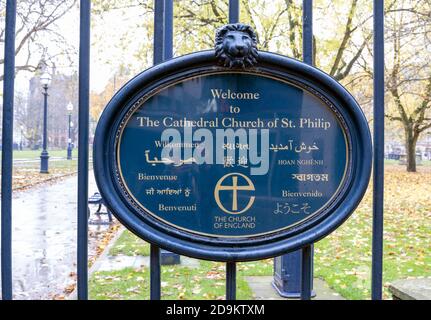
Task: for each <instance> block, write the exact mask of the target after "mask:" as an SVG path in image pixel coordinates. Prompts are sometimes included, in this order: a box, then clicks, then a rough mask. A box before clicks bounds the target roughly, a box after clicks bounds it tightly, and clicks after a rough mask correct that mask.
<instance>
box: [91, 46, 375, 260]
mask: <svg viewBox="0 0 431 320" xmlns="http://www.w3.org/2000/svg"><path fill="white" fill-rule="evenodd" d="M94 148H95V149H94V150H95V151H94V166H95V175H96V181H97V183H98V187H99V189H100V191H101V193H102V196H103V197H104V198H105V200H106V202H107V203H108V206H109V207H110V209H111V210H112V212H113V213H114V214H115V215H116V216H117V218H118V219H119V220H120V221H122V222H123V223H124V224H125V225H126V226H127V227H128V228H129V229H131V230H132V231H133V232H135V233H136V234H137V235H139V236H140V237H142V238H143V239H145V240H147V241H150V242H152V243H155V244H157V245H159V246H161V247H164V248H166V249H168V250H171V251H175V252H178V253H181V254H185V255H189V256H194V257H197V258H205V259H211V260H221V261H228V260H229V261H240V260H253V259H258V258H266V257H271V256H275V255H279V254H282V253H283V252H287V251H291V250H295V249H298V248H299V247H301V246H303V245H305V244H309V243H312V242H314V241H316V240H318V239H320V238H322V237H324V236H325V235H327V234H328V233H329V232H331V231H332V230H334V229H335V228H336V227H337V226H339V225H340V224H341V223H342V222H343V221H344V220H345V219H346V218H347V217H348V216H349V215H350V214H351V213H352V212H353V210H354V208H355V207H356V206H357V204H358V203H359V201H360V199H361V198H362V196H363V194H364V192H365V190H366V187H367V185H368V180H369V174H370V168H371V166H370V163H371V142H370V135H369V129H368V126H367V122H366V120H365V117H364V115H363V114H362V112H361V110H360V108H359V106H358V105H357V104H356V102H355V101H354V99H353V98H352V97H351V96H350V95H349V94H348V93H347V91H346V90H345V89H344V88H343V87H342V86H340V85H339V84H338V83H337V82H335V81H334V80H332V79H331V78H330V77H328V76H327V75H326V74H324V73H322V72H321V71H319V70H317V69H315V68H312V67H310V66H307V65H305V64H302V63H300V62H298V61H295V60H292V59H289V58H286V57H281V56H278V55H275V54H271V53H260V63H259V65H258V66H257V67H254V68H250V69H246V70H243V69H227V68H224V67H218V66H217V64H216V60H215V58H214V53H213V52H200V53H195V54H192V55H189V56H185V57H181V58H177V59H173V60H171V61H169V62H167V63H164V64H162V65H159V66H156V67H154V68H152V69H149V70H147V71H145V72H143V73H142V74H140V75H139V76H137V77H136V78H135V79H133V80H132V81H131V82H129V83H128V84H127V85H126V86H125V87H123V88H122V89H121V90H120V91H119V92H118V93H117V95H116V96H115V97H114V98H113V99H112V101H111V102H110V104H109V105H108V106H107V108H106V109H105V111H104V113H103V115H102V117H101V119H100V121H99V124H98V128H97V131H96V136H95V143H94Z"/></svg>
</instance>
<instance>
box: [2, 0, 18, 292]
mask: <svg viewBox="0 0 431 320" xmlns="http://www.w3.org/2000/svg"><path fill="white" fill-rule="evenodd" d="M15 26H16V1H15V0H7V2H6V30H5V31H6V32H5V48H4V80H3V127H2V166H1V175H2V179H1V282H2V299H3V300H12V165H13V105H14V87H15Z"/></svg>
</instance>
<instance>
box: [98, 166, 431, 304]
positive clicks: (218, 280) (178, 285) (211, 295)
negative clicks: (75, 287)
mask: <svg viewBox="0 0 431 320" xmlns="http://www.w3.org/2000/svg"><path fill="white" fill-rule="evenodd" d="M418 170H419V173H407V172H405V171H404V167H402V166H397V165H387V168H386V177H385V231H384V241H385V243H384V272H383V278H384V279H383V280H384V284H385V290H384V297H385V298H390V296H389V293H388V290H387V285H388V283H390V282H391V281H393V280H395V279H399V278H407V277H424V276H431V237H430V234H431V192H430V191H431V189H430V186H431V168H430V167H429V166H421V167H419V169H418ZM371 230H372V191H371V188H370V190H368V192H367V194H366V196H365V198H364V200H363V201H362V203H361V204H360V206H359V207H358V209H357V210H356V212H355V213H354V214H353V215H352V217H351V218H349V220H348V221H347V222H346V223H344V224H343V225H342V226H341V227H340V228H339V229H337V230H336V231H335V232H334V233H333V234H331V235H330V236H328V237H327V238H325V239H323V240H321V241H320V242H318V243H316V245H315V276H317V277H320V278H322V279H324V280H325V281H326V282H328V284H329V285H330V287H332V288H333V289H335V290H336V291H337V292H338V293H340V294H341V295H342V296H343V297H345V298H347V299H369V298H370V286H371V281H370V277H371V275H370V274H371ZM110 254H111V255H117V254H123V255H148V254H149V245H148V244H146V243H145V242H144V241H142V240H140V239H138V238H137V237H136V236H134V235H133V234H131V233H130V232H128V231H125V232H124V233H123V235H122V236H121V237H120V238H119V239H118V240H117V242H116V243H115V245H114V247H113V248H112V249H111V250H110ZM224 270H225V269H224V264H222V263H215V262H208V261H201V262H200V267H199V268H197V269H189V268H186V267H178V266H174V267H171V266H170V267H163V268H162V292H163V299H221V298H222V297H223V296H224V290H225V280H224V279H225V278H224V276H225V274H224ZM272 273H273V263H272V260H264V261H256V262H248V263H240V264H238V280H237V281H238V298H240V299H251V298H252V293H251V291H250V288H249V287H248V285H247V283H246V282H245V280H244V276H254V275H272ZM90 296H91V298H92V299H148V297H149V270H148V269H147V268H142V269H140V270H132V269H125V270H121V271H117V272H100V273H95V274H93V275H92V277H91V279H90Z"/></svg>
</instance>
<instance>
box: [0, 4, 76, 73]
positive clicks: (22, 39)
mask: <svg viewBox="0 0 431 320" xmlns="http://www.w3.org/2000/svg"><path fill="white" fill-rule="evenodd" d="M75 4H76V0H62V1H59V0H22V1H18V2H17V24H16V35H15V36H16V49H15V56H17V57H19V59H17V61H16V67H15V72H16V73H18V72H20V71H23V70H25V71H30V72H34V71H36V70H37V69H38V68H40V67H41V66H40V62H41V61H42V60H44V61H45V62H50V61H51V62H53V61H54V59H55V58H56V55H62V56H64V55H67V54H68V53H69V52H71V51H72V50H73V49H72V48H71V47H70V46H69V45H68V44H67V43H66V41H65V39H64V37H63V36H62V35H61V34H59V33H58V32H56V30H55V28H53V26H54V24H55V23H56V22H57V21H58V20H59V19H60V18H62V17H63V16H64V15H65V14H66V13H67V12H68V11H69V10H70V9H71V8H72V7H73V6H75ZM5 11H6V1H5V0H0V26H1V27H0V44H1V46H3V45H4V41H5ZM47 40H48V41H49V42H50V43H51V45H52V44H57V45H58V46H59V47H60V50H59V51H58V53H56V54H55V55H49V53H48V52H47V50H46V41H47ZM1 46H0V50H2V51H3V48H1ZM3 63H4V58H1V59H0V64H3ZM2 80H3V74H0V81H2Z"/></svg>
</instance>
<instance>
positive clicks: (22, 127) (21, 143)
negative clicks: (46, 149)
mask: <svg viewBox="0 0 431 320" xmlns="http://www.w3.org/2000/svg"><path fill="white" fill-rule="evenodd" d="M20 129H21V141H20V142H19V150H21V151H22V149H23V141H22V132H23V131H24V126H20Z"/></svg>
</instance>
